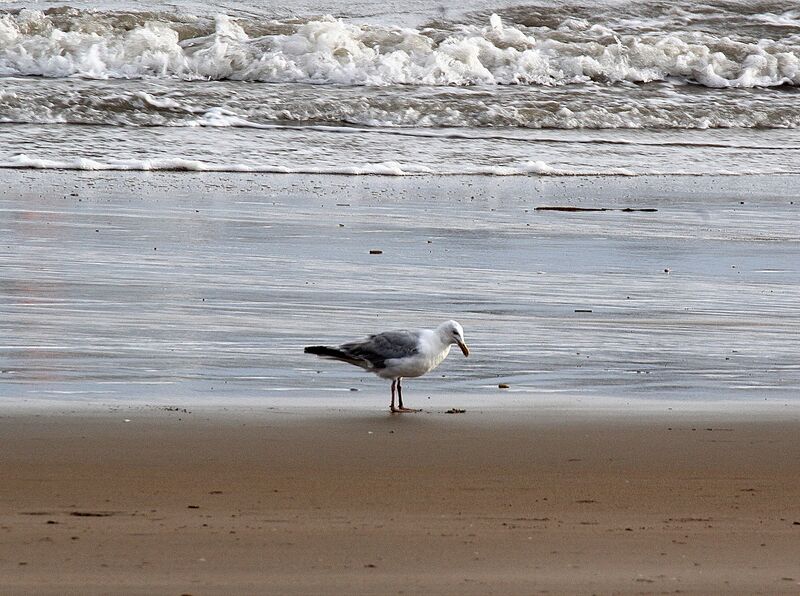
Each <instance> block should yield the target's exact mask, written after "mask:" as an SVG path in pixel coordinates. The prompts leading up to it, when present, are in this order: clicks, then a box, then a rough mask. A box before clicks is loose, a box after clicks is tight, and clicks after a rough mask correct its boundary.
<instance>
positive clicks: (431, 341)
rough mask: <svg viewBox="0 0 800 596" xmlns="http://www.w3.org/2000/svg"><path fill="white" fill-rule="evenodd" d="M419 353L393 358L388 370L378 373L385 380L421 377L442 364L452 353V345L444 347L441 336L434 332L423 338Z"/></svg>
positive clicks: (387, 367)
mask: <svg viewBox="0 0 800 596" xmlns="http://www.w3.org/2000/svg"><path fill="white" fill-rule="evenodd" d="M420 339H421V344H422V345H421V346H420V350H419V352H418V353H416V354H414V355H413V356H407V357H405V358H393V359H391V360H387V361H386V368H384V369H382V370H380V371H376V374H377V375H378V376H380V377H383V378H384V379H394V378H397V377H420V376H422V375H424V374H425V373H427V372H430V371H432V370H433V369H434V368H436V367H437V366H439V365H440V364H441V363H442V360H444V359H445V358H447V355H448V354H449V353H450V345H449V344H448V345H443V344H442V342H441V340H440V339H439V336H438V335H437V334H435V333H433V332H430V333H427V334H425V335H424V336H422V337H421V338H420Z"/></svg>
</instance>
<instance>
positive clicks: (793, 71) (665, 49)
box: [0, 9, 800, 88]
mask: <svg viewBox="0 0 800 596" xmlns="http://www.w3.org/2000/svg"><path fill="white" fill-rule="evenodd" d="M248 31H250V33H248ZM799 56H800V45H798V41H797V40H794V41H793V40H792V39H791V38H789V39H785V40H777V41H771V40H765V39H764V40H734V39H731V38H728V37H721V36H717V35H713V34H710V33H701V32H697V31H693V32H676V31H651V32H649V33H646V34H645V33H643V34H637V35H631V34H622V33H618V32H616V31H615V30H613V29H611V28H609V27H607V26H605V25H601V24H593V25H589V23H585V22H583V23H581V22H579V21H575V20H574V19H573V20H568V21H564V22H563V23H561V24H560V26H559V27H556V28H549V27H543V26H541V27H531V26H523V25H519V24H516V25H515V24H509V23H504V22H503V21H502V19H501V18H500V17H499V16H498V15H492V16H491V17H490V18H489V22H488V23H486V24H485V25H483V26H479V25H473V24H453V25H452V26H449V27H448V28H446V29H433V28H425V29H413V28H407V27H396V26H390V25H367V24H358V23H351V22H345V21H342V20H338V19H335V18H332V17H325V18H318V19H314V20H308V21H305V22H294V21H292V22H288V21H287V22H283V23H280V22H269V23H258V22H255V23H253V22H247V21H243V20H237V19H233V18H230V17H228V16H225V15H219V16H217V17H216V18H215V19H213V20H211V21H208V20H202V19H196V18H188V17H187V18H186V19H185V20H183V21H181V20H176V17H174V15H171V16H169V17H167V16H165V15H159V14H137V13H98V14H94V13H88V12H81V11H74V10H73V11H72V12H68V13H64V12H63V11H62V12H56V13H44V12H41V11H37V10H29V9H25V10H22V11H20V12H18V13H16V14H11V13H7V14H3V15H0V75H5V76H15V75H16V76H18V75H36V76H43V77H70V76H78V77H84V78H93V79H106V78H123V79H136V78H162V77H167V78H179V79H186V80H203V79H205V80H209V79H210V80H239V81H260V82H272V83H311V84H341V85H371V86H382V85H454V86H469V85H546V86H552V85H565V84H580V83H586V82H603V83H608V82H625V81H627V82H636V83H641V82H652V81H663V80H668V79H676V80H681V81H686V82H691V83H694V84H698V85H702V86H706V87H714V88H721V87H737V88H751V87H771V86H780V85H792V86H796V85H798V84H800V59H799V58H798V57H799Z"/></svg>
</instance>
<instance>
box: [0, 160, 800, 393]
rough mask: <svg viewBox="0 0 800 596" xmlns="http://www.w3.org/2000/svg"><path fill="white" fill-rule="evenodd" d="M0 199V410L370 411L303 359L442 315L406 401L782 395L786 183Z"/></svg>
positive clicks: (301, 182) (66, 178) (677, 180)
mask: <svg viewBox="0 0 800 596" xmlns="http://www.w3.org/2000/svg"><path fill="white" fill-rule="evenodd" d="M3 178H4V183H5V187H4V192H2V193H0V236H1V237H2V239H3V241H2V242H0V338H3V339H0V358H4V362H3V363H2V364H0V381H2V382H0V399H2V398H12V399H15V400H17V399H22V400H29V401H31V402H37V403H38V402H42V401H44V400H52V401H55V402H59V401H63V400H70V399H72V400H78V401H85V400H94V401H95V402H99V403H107V402H122V403H130V402H132V403H151V404H152V403H159V404H162V405H175V404H186V405H195V406H196V405H198V404H206V405H213V404H230V403H234V402H238V403H243V404H249V405H256V404H269V403H273V402H276V401H278V400H284V401H285V400H287V399H288V400H289V401H291V400H293V399H305V398H308V399H316V398H323V399H325V400H329V399H331V398H332V397H335V398H337V399H338V398H341V397H342V396H344V397H345V398H348V399H349V398H351V397H353V396H352V394H351V391H350V390H351V389H354V388H355V389H360V390H361V392H362V393H361V394H360V395H364V394H366V393H369V394H371V395H373V394H376V395H381V396H383V395H384V394H385V393H387V390H386V387H385V383H383V382H381V381H379V380H376V379H374V378H372V377H370V376H368V375H367V376H365V375H361V374H354V371H353V370H351V369H348V368H346V367H341V366H336V365H333V364H331V363H324V362H322V363H321V362H318V361H317V360H315V359H309V357H308V356H307V355H306V354H303V351H302V348H303V346H304V345H311V344H324V343H329V342H340V341H343V340H345V339H349V338H352V337H358V336H361V335H364V334H367V333H371V332H374V331H375V330H382V329H391V328H398V327H409V326H413V327H417V326H435V325H437V324H438V323H440V322H441V321H444V320H447V319H450V318H455V319H456V320H458V321H459V322H460V323H462V324H463V325H464V328H465V330H466V337H467V340H468V343H469V344H470V346H472V347H473V348H474V349H473V354H472V355H471V356H470V358H469V359H466V360H465V359H463V358H455V357H451V358H449V359H448V360H447V361H446V362H445V363H444V364H443V365H442V367H441V368H440V369H439V370H438V371H437V373H440V374H437V375H431V376H428V377H426V378H425V379H423V380H420V381H416V382H411V383H409V384H408V386H407V387H406V390H407V392H408V397H409V399H410V400H411V401H410V403H412V404H414V403H418V402H419V400H420V399H426V398H427V397H428V396H435V395H437V394H441V393H442V392H444V391H452V392H453V393H454V394H458V395H459V396H465V397H469V398H474V399H475V400H478V401H481V400H485V399H486V397H487V395H488V396H489V398H490V400H491V402H492V403H496V402H498V401H503V400H505V399H507V396H508V395H509V394H513V395H515V396H517V395H522V394H524V397H525V398H527V399H528V400H529V401H531V400H535V399H539V398H541V397H542V396H547V395H556V396H557V395H570V396H577V397H579V398H581V399H591V400H598V399H607V398H614V399H617V398H619V399H625V400H631V401H632V402H635V403H641V402H649V401H652V400H665V399H669V400H677V401H687V402H697V401H701V400H705V401H711V402H714V401H719V400H733V401H742V402H751V401H755V402H762V401H764V400H765V399H766V400H769V401H770V402H780V401H784V400H792V399H795V398H796V397H797V396H798V395H800V362H798V358H797V353H798V343H797V338H798V336H800V248H799V247H800V231H798V226H797V221H798V213H799V212H800V199H798V198H797V197H796V189H797V188H798V187H800V184H799V182H800V177H791V176H786V177H777V176H772V177H751V178H736V177H708V178H696V177H671V178H660V177H642V178H626V177H612V178H581V177H572V178H558V177H550V178H546V177H545V178H535V177H531V178H527V177H512V178H501V177H494V178H492V177H422V178H397V177H357V176H292V175H286V176H280V175H257V174H224V173H218V174H217V173H198V174H191V173H174V172H160V173H155V172H154V173H148V174H142V173H140V172H47V171H45V172H29V171H17V170H9V171H4V172H3ZM542 206H550V207H552V206H567V207H571V208H581V209H613V211H600V212H596V211H589V212H558V211H542V210H537V207H542ZM628 208H640V209H641V208H644V209H651V210H654V211H646V212H643V211H640V212H637V211H623V210H624V209H628ZM373 250H379V251H382V252H381V253H380V254H370V253H371V251H373ZM442 375H443V376H442ZM499 383H506V384H509V385H510V386H511V389H510V390H509V391H508V392H505V393H503V392H499V391H497V385H498V384H499ZM370 399H372V397H370ZM383 401H384V398H383V397H381V398H380V401H378V400H374V401H372V402H371V403H373V404H376V405H378V404H380V405H382V403H383ZM452 405H458V404H452Z"/></svg>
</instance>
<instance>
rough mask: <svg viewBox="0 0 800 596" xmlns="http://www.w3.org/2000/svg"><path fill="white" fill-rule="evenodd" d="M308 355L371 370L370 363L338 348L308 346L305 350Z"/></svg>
mask: <svg viewBox="0 0 800 596" xmlns="http://www.w3.org/2000/svg"><path fill="white" fill-rule="evenodd" d="M303 352H305V353H306V354H314V355H316V356H319V357H320V358H330V359H332V360H340V361H342V362H347V363H348V364H354V365H355V366H360V367H361V368H370V364H369V362H367V361H366V360H364V359H363V358H358V357H354V356H351V355H350V354H348V353H347V352H343V351H342V350H339V349H337V348H330V347H328V346H306V348H305V349H304V350H303Z"/></svg>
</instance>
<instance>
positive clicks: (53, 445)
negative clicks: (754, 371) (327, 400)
mask: <svg viewBox="0 0 800 596" xmlns="http://www.w3.org/2000/svg"><path fill="white" fill-rule="evenodd" d="M799 427H800V415H799V414H798V412H797V411H796V409H793V410H792V411H791V413H782V414H781V413H772V414H765V413H763V412H762V413H761V414H759V415H755V416H741V415H732V414H720V413H716V414H713V413H706V414H688V413H664V414H660V415H650V416H640V415H635V414H630V413H628V414H625V413H624V412H620V413H617V414H615V415H608V414H606V415H598V414H597V413H592V412H589V411H584V412H573V413H564V412H558V411H555V410H546V409H543V410H541V411H532V410H529V411H525V412H520V411H512V412H508V411H483V412H480V411H468V412H467V413H465V414H459V415H448V414H445V413H442V412H439V411H427V412H424V413H421V414H418V415H415V416H391V415H388V414H386V415H384V414H381V413H376V412H361V413H356V414H353V413H348V412H341V411H339V412H337V411H334V410H328V411H324V412H321V413H319V414H316V415H315V414H313V413H312V412H309V411H303V410H280V409H277V410H272V411H267V410H260V411H259V410H252V411H245V410H242V411H236V412H227V413H224V412H219V411H217V412H202V411H194V412H182V411H165V410H161V409H152V408H150V409H148V408H139V409H137V408H121V409H118V410H114V411H106V412H99V411H88V412H87V411H82V412H72V413H70V412H58V413H50V414H47V413H41V412H40V413H38V414H37V413H32V412H24V411H19V412H16V413H13V414H10V415H5V416H3V417H2V418H0V435H1V436H2V437H3V457H2V458H1V459H0V477H2V478H3V482H2V485H0V577H1V578H2V580H0V588H1V589H2V592H3V593H4V594H31V593H37V594H100V593H116V594H122V593H124V594H232V593H237V594H256V593H258V594H533V593H562V594H563V593H571V594H590V593H605V594H610V593H624V594H628V593H631V594H634V593H635V594H663V593H693V594H708V593H720V592H724V593H728V594H735V593H740V594H777V593H796V592H797V590H798V589H800V560H798V553H797V544H798V540H800V505H798V503H800V499H798V496H799V495H800V463H799V462H800V445H799V444H798V442H797V441H796V436H797V432H798V428H799Z"/></svg>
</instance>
